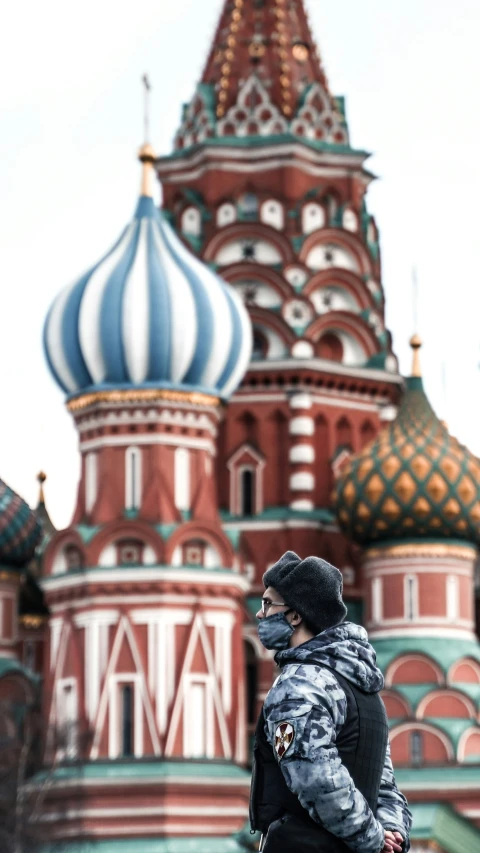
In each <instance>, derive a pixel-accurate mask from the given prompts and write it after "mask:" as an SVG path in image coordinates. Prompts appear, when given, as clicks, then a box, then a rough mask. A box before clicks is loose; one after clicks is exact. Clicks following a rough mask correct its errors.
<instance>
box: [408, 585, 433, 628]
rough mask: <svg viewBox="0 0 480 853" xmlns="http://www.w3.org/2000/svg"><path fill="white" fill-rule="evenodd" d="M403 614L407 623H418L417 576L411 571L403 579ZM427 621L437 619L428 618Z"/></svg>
mask: <svg viewBox="0 0 480 853" xmlns="http://www.w3.org/2000/svg"><path fill="white" fill-rule="evenodd" d="M403 616H404V620H405V621H406V622H408V623H409V624H412V622H417V623H418V577H417V576H416V575H414V574H411V573H410V574H408V575H405V577H404V579H403ZM429 622H434V623H436V622H437V620H436V619H434V618H430V619H429Z"/></svg>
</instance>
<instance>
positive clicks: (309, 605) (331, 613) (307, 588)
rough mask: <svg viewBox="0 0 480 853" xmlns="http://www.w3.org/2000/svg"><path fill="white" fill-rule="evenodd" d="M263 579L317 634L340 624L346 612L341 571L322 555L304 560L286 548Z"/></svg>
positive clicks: (265, 584)
mask: <svg viewBox="0 0 480 853" xmlns="http://www.w3.org/2000/svg"><path fill="white" fill-rule="evenodd" d="M263 583H264V586H265V588H267V586H273V587H275V589H276V590H277V592H279V593H280V595H281V596H282V598H283V600H284V601H285V604H288V606H289V607H291V608H292V609H293V610H296V611H297V613H299V614H300V616H302V617H303V619H305V622H306V623H307V625H308V627H309V628H310V629H311V630H312V631H314V632H315V634H320V632H321V631H325V629H326V628H332V627H333V626H334V625H338V624H339V623H340V622H343V620H344V619H345V616H346V615H347V608H346V607H345V605H344V603H343V600H342V588H343V578H342V574H341V572H339V571H338V569H336V568H335V566H332V565H330V563H327V561H326V560H322V559H321V558H320V557H306V558H305V560H301V559H300V557H299V556H298V554H295V552H294V551H287V552H286V554H284V555H283V557H280V559H279V560H278V562H276V563H275V564H274V565H273V566H271V567H270V568H269V569H268V570H267V571H266V572H265V574H264V576H263Z"/></svg>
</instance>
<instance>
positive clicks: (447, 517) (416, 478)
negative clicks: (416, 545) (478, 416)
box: [334, 336, 480, 545]
mask: <svg viewBox="0 0 480 853" xmlns="http://www.w3.org/2000/svg"><path fill="white" fill-rule="evenodd" d="M410 345H411V347H412V349H413V351H414V359H413V370H412V376H411V377H410V378H408V379H407V380H406V390H405V394H404V397H403V400H402V403H401V405H400V408H399V411H398V415H397V417H396V419H395V420H394V421H393V422H392V423H390V424H389V426H388V427H386V428H385V429H383V430H382V431H381V432H380V433H379V435H378V436H377V437H376V438H375V439H374V440H373V441H372V442H371V443H370V444H368V445H367V446H366V447H365V448H364V449H363V450H362V451H361V452H360V453H358V454H355V455H354V456H353V457H352V458H351V459H350V460H349V462H348V464H347V466H346V467H345V468H344V469H343V471H342V473H341V476H340V477H339V479H338V480H337V483H336V486H335V493H334V502H335V508H336V512H337V515H338V519H339V523H340V526H341V528H342V529H343V531H344V532H345V533H346V535H347V536H348V537H349V538H350V539H353V540H354V541H356V542H358V543H360V544H362V545H365V544H369V543H373V542H378V541H380V540H393V539H394V540H398V539H405V538H409V539H412V538H413V539H414V538H417V537H422V538H425V537H428V538H435V539H444V538H455V539H462V540H465V539H466V540H468V541H469V542H474V543H480V462H479V460H478V459H476V457H475V456H473V454H472V453H470V451H469V450H467V448H466V447H463V446H462V445H461V444H459V442H458V441H457V439H456V438H453V437H452V436H451V435H449V433H448V430H447V428H446V426H445V424H443V423H442V422H441V421H440V420H439V419H438V418H437V416H436V415H435V412H434V411H433V409H432V407H431V405H430V403H429V401H428V399H427V397H426V395H425V392H424V390H423V383H422V378H421V375H420V368H419V357H418V355H419V354H418V351H419V348H420V346H421V341H420V339H419V338H418V337H417V336H414V337H413V338H412V340H411V341H410Z"/></svg>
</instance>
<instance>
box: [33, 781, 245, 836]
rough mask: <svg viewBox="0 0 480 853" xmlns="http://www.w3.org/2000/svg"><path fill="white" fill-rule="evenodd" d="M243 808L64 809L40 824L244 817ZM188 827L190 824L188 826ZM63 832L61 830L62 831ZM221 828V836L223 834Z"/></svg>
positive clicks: (44, 819)
mask: <svg viewBox="0 0 480 853" xmlns="http://www.w3.org/2000/svg"><path fill="white" fill-rule="evenodd" d="M169 778H170V777H169ZM247 811H248V809H246V807H245V806H220V805H218V804H215V805H214V806H205V805H199V806H174V805H168V806H150V805H149V806H128V807H126V806H120V807H118V808H84V809H82V808H75V809H66V810H65V811H64V812H58V813H57V812H51V811H48V812H45V813H44V814H43V815H42V816H41V817H40V820H41V822H42V823H53V822H54V821H56V820H65V819H67V820H73V819H75V820H76V819H78V818H88V819H95V818H96V819H99V820H100V819H102V820H105V819H106V818H127V817H131V818H139V817H150V815H152V816H155V817H164V816H168V815H170V816H171V817H202V816H203V815H204V816H205V817H213V818H214V817H217V815H218V816H221V817H245V814H246V812H247ZM189 827H190V824H189ZM62 831H63V830H62ZM225 831H226V830H225V829H224V828H223V827H222V834H223V833H225Z"/></svg>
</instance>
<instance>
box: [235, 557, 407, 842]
mask: <svg viewBox="0 0 480 853" xmlns="http://www.w3.org/2000/svg"><path fill="white" fill-rule="evenodd" d="M263 583H264V586H265V587H266V589H265V592H264V595H263V598H262V606H261V609H260V610H259V611H258V613H257V618H258V619H259V625H258V633H259V636H260V639H261V641H262V643H263V645H264V646H265V647H266V648H267V649H272V650H273V649H274V650H276V654H275V661H276V663H277V665H278V666H279V667H280V669H281V673H280V675H279V676H278V678H277V680H276V681H275V683H274V685H273V687H272V688H271V690H270V691H269V693H268V695H267V697H266V699H265V702H264V705H263V709H262V713H261V715H260V719H259V721H258V725H257V729H256V733H255V748H254V768H253V775H252V790H251V803H250V820H251V824H252V829H254V830H260V831H261V832H262V842H261V846H260V850H263V851H264V853H314V851H315V853H349V851H354V853H400V851H401V853H407V851H408V850H409V847H410V842H409V833H410V827H411V823H412V816H411V813H410V811H409V808H408V805H407V801H406V799H405V797H404V796H403V794H401V793H400V791H399V790H398V788H397V786H396V783H395V779H394V776H393V769H392V762H391V759H390V745H389V740H388V723H387V717H386V713H385V708H384V705H383V702H382V700H381V699H380V697H379V695H378V693H379V691H380V690H382V688H383V686H384V680H383V676H382V673H381V672H380V670H379V669H378V668H377V666H376V664H375V652H374V650H373V648H372V646H371V645H370V643H369V642H368V637H367V633H366V631H365V630H364V629H363V628H361V627H360V626H358V625H354V624H353V623H351V622H345V621H344V620H345V616H346V612H347V611H346V607H345V604H344V603H343V600H342V575H341V573H340V572H339V571H338V569H336V568H335V567H334V566H332V565H330V563H327V562H325V560H321V559H319V558H318V557H307V558H306V559H305V560H301V559H300V557H299V556H298V555H297V554H295V553H294V552H293V551H287V553H286V554H284V555H283V557H281V559H280V560H279V561H278V562H277V563H275V565H274V566H272V567H271V568H270V569H269V570H268V571H267V572H266V574H265V575H264V577H263Z"/></svg>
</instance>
